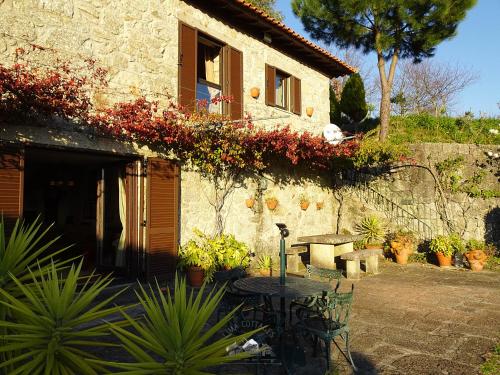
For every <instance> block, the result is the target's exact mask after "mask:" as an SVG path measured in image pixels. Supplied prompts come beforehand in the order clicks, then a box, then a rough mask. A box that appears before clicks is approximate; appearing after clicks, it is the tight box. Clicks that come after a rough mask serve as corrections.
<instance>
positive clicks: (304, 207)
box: [299, 194, 310, 211]
mask: <svg viewBox="0 0 500 375" xmlns="http://www.w3.org/2000/svg"><path fill="white" fill-rule="evenodd" d="M299 201H300V209H301V210H302V211H305V210H307V209H308V208H309V204H310V202H309V199H308V198H307V196H306V195H305V194H301V195H300V197H299Z"/></svg>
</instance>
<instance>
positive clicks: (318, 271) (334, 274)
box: [306, 264, 342, 282]
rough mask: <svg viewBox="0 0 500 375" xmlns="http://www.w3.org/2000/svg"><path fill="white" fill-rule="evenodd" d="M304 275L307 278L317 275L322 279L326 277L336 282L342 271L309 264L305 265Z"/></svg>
mask: <svg viewBox="0 0 500 375" xmlns="http://www.w3.org/2000/svg"><path fill="white" fill-rule="evenodd" d="M306 276H307V278H308V279H311V278H312V277H314V276H317V277H319V278H322V279H328V282H330V281H332V280H334V279H335V280H337V282H338V281H339V280H340V278H341V277H342V272H341V271H339V270H330V269H327V268H320V267H316V266H312V265H310V264H308V265H306Z"/></svg>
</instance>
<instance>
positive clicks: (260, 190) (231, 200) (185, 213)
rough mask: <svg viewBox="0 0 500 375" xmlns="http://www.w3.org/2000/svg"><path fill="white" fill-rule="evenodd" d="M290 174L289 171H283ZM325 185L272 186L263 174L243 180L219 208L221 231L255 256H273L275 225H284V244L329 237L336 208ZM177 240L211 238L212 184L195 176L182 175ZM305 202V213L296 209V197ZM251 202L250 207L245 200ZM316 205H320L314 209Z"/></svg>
mask: <svg viewBox="0 0 500 375" xmlns="http://www.w3.org/2000/svg"><path fill="white" fill-rule="evenodd" d="M287 173H290V175H293V174H294V172H293V171H287ZM328 186H330V183H329V182H328V180H324V181H316V182H313V181H310V180H308V179H305V178H304V179H301V178H300V177H297V179H296V180H293V181H288V182H278V181H277V180H276V176H273V175H267V176H266V177H264V178H261V179H255V178H247V179H245V180H244V181H242V182H241V183H239V184H238V185H237V187H236V188H235V189H234V190H233V191H231V192H230V194H229V195H228V197H227V199H226V201H225V205H224V209H223V217H224V231H225V232H227V233H233V234H234V235H235V236H236V238H237V239H238V240H240V241H245V242H246V243H248V244H250V245H251V246H252V247H253V248H255V249H256V251H257V252H266V253H270V252H276V249H277V248H278V245H279V231H278V228H277V227H276V225H275V224H276V223H285V224H286V225H287V226H288V228H289V229H290V237H289V238H288V239H287V242H288V243H295V242H296V241H297V237H299V236H304V235H312V234H321V233H332V232H335V223H336V221H335V218H336V214H335V212H336V208H335V204H334V198H333V195H332V191H331V189H329V188H328ZM181 191H182V193H181V195H182V197H181V199H182V213H181V228H182V229H181V230H182V232H181V238H182V241H183V242H185V241H187V240H188V239H189V238H190V237H191V236H192V235H193V233H192V231H193V228H198V229H201V230H202V231H204V232H206V233H214V229H215V210H214V207H213V205H211V202H213V200H214V191H213V185H212V184H210V182H209V181H207V180H206V179H202V178H201V177H200V176H199V174H197V173H193V172H183V173H182V185H181ZM271 195H272V196H275V197H276V198H277V200H278V206H277V207H276V209H275V210H274V211H272V210H270V209H269V208H268V207H267V205H266V203H265V198H266V197H268V196H271ZM301 195H305V196H306V197H307V198H308V200H309V201H310V205H309V207H308V208H307V210H302V209H301V207H300V196H301ZM249 197H254V198H255V203H254V206H253V207H252V208H247V206H246V204H245V201H246V199H247V198H249ZM317 203H320V206H321V204H322V207H320V208H319V209H318V207H317Z"/></svg>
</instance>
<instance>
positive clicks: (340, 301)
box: [295, 285, 357, 371]
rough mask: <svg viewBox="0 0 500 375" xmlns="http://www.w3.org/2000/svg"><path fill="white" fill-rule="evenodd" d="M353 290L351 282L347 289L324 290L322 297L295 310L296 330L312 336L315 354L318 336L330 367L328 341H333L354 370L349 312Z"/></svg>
mask: <svg viewBox="0 0 500 375" xmlns="http://www.w3.org/2000/svg"><path fill="white" fill-rule="evenodd" d="M353 293H354V285H352V288H351V291H350V292H347V293H337V292H334V291H331V292H325V293H324V295H323V296H322V298H318V299H317V300H316V301H314V303H313V304H311V306H309V307H308V308H305V309H301V310H300V311H298V312H297V316H298V318H299V322H298V323H297V324H296V325H295V328H296V330H297V331H299V330H300V331H302V333H304V334H310V335H311V336H312V338H313V342H314V356H316V352H317V346H318V341H319V340H321V341H322V342H323V343H324V345H325V355H326V363H327V369H330V353H331V343H332V342H333V343H334V344H335V346H336V347H337V348H338V349H339V350H340V352H341V353H342V355H343V356H344V358H345V359H346V360H347V361H348V362H350V363H351V366H352V368H353V370H354V371H356V370H357V369H356V366H355V365H354V361H353V359H352V356H351V351H350V348H349V315H350V311H351V305H352V299H353ZM338 337H340V338H341V339H342V340H343V341H344V344H345V352H344V351H343V350H342V349H341V348H340V346H339V344H338V343H337V342H336V341H335V339H336V338H338ZM346 353H347V354H346Z"/></svg>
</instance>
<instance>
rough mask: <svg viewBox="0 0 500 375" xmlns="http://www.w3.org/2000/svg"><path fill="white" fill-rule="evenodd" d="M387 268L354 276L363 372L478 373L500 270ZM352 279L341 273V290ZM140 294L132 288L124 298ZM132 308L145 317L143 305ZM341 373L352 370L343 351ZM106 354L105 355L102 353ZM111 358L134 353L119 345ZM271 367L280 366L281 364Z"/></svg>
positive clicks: (499, 314)
mask: <svg viewBox="0 0 500 375" xmlns="http://www.w3.org/2000/svg"><path fill="white" fill-rule="evenodd" d="M380 268H381V273H380V274H379V275H376V276H366V277H363V278H362V279H361V280H359V281H355V282H354V283H355V289H354V293H355V294H354V304H353V310H352V315H351V332H352V335H351V337H352V345H351V349H352V352H353V357H354V361H355V363H356V365H357V366H358V367H359V371H358V374H390V375H392V374H394V375H395V374H405V375H406V374H418V375H425V374H432V375H434V374H438V375H439V374H445V375H446V374H448V375H455V374H464V375H473V374H479V373H480V372H479V367H480V365H481V364H482V363H483V362H484V359H483V356H484V355H485V354H486V353H487V352H488V351H490V350H491V349H492V348H493V346H494V345H495V343H496V342H499V341H500V272H491V271H482V272H479V273H473V272H471V271H468V270H456V269H440V268H439V267H436V266H432V265H428V264H425V265H422V264H416V263H413V264H409V265H408V266H399V265H397V264H395V263H392V262H382V264H381V267H380ZM350 286H351V282H350V281H346V280H345V279H343V280H342V289H350ZM133 301H135V298H134V297H133V293H132V290H129V292H128V293H126V294H125V295H123V296H121V297H120V298H119V300H118V301H117V302H118V303H124V304H126V303H130V302H133ZM131 314H132V315H134V316H139V315H141V314H142V309H141V308H140V307H136V308H134V309H132V311H131ZM334 353H335V354H336V355H335V354H334V357H335V358H334V359H335V362H336V364H337V366H338V367H337V368H338V370H339V373H340V374H352V370H351V368H350V367H349V366H348V365H347V361H345V359H343V357H341V358H338V351H335V352H334ZM99 354H102V352H101V353H99ZM310 354H311V353H310V350H308V357H307V359H308V364H307V365H306V366H305V367H302V368H299V369H298V371H297V374H300V375H320V374H321V375H323V374H324V369H325V362H324V360H323V359H322V358H323V357H321V356H318V357H317V358H312V357H311V356H310ZM104 356H105V358H106V359H110V360H119V361H120V360H125V361H126V360H128V355H126V353H124V352H123V351H122V350H120V349H118V348H109V349H106V352H105V354H104ZM219 373H221V374H236V373H238V374H253V373H255V367H254V366H244V367H242V366H227V367H223V368H222V369H221V370H220V371H219ZM267 373H268V374H275V373H276V374H278V373H281V372H280V371H279V370H278V369H277V368H276V367H275V368H274V369H269V371H267Z"/></svg>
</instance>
